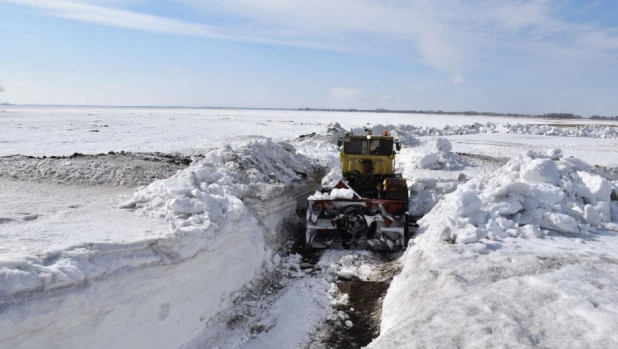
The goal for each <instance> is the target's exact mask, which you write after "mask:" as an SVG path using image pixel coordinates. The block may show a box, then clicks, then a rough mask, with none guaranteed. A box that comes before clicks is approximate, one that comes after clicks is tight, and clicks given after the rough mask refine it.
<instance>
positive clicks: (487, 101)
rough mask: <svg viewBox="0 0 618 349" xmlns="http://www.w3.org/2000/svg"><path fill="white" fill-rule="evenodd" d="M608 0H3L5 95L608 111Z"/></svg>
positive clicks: (613, 38)
mask: <svg viewBox="0 0 618 349" xmlns="http://www.w3.org/2000/svg"><path fill="white" fill-rule="evenodd" d="M617 78H618V1H614V0H605V1H592V0H590V1H584V0H440V1H434V0H337V1H333V0H285V1H284V0H226V1H214V0H0V81H1V83H2V86H3V87H4V92H0V102H2V101H5V102H11V103H16V104H74V105H77V104H79V105H114V106H117V105H152V106H228V107H273V108H304V107H313V108H360V109H374V108H386V109H417V110H419V109H422V110H428V109H433V110H450V111H453V110H457V111H464V110H476V111H495V112H516V113H531V114H538V113H549V112H573V113H577V114H581V115H595V114H596V115H612V116H613V115H618V83H617V82H616V80H617Z"/></svg>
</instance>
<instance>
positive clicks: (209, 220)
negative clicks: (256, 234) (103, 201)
mask: <svg viewBox="0 0 618 349" xmlns="http://www.w3.org/2000/svg"><path fill="white" fill-rule="evenodd" d="M290 147H291V145H287V146H286V148H288V150H286V149H284V147H282V146H280V145H278V144H276V143H274V142H272V141H271V140H265V141H251V142H249V143H248V144H247V145H246V146H243V147H241V148H237V149H233V148H232V147H231V146H229V145H228V146H224V147H222V148H221V149H218V150H214V151H211V152H209V153H207V154H206V155H205V156H204V159H202V160H200V161H197V162H194V163H192V164H191V165H190V166H189V167H188V168H187V169H185V170H183V171H179V172H178V173H177V174H176V175H174V176H172V177H171V178H169V179H165V180H159V181H155V182H153V183H152V184H150V185H149V186H147V187H140V188H138V189H137V190H136V192H135V194H134V195H133V197H132V198H130V199H129V200H128V201H127V202H125V203H123V204H122V205H121V206H120V207H121V208H136V209H137V212H138V213H141V214H146V215H148V216H151V217H159V218H164V219H166V220H168V221H169V222H170V227H171V229H172V231H174V233H178V234H181V235H190V236H194V237H196V238H197V239H198V240H202V239H203V237H204V236H211V235H213V234H215V235H216V231H217V230H218V229H219V227H220V226H221V225H222V224H225V223H226V222H227V221H229V220H235V219H236V218H239V217H241V216H243V215H244V214H245V212H244V210H245V206H244V204H243V202H242V199H243V197H244V196H245V195H247V194H249V193H250V192H251V191H252V190H256V189H257V188H256V187H258V186H261V185H263V184H264V183H270V184H278V183H281V184H285V185H289V184H291V183H292V182H294V181H300V180H301V179H302V178H304V177H306V176H307V174H308V173H310V172H312V171H313V168H312V166H311V165H310V161H309V160H308V159H306V158H305V157H304V156H302V155H299V154H296V153H295V151H294V149H293V147H292V148H290ZM201 242H204V241H203V240H202V241H201ZM191 246H192V247H191V248H192V249H195V248H201V247H203V246H199V244H198V245H191Z"/></svg>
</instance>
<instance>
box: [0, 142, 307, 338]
mask: <svg viewBox="0 0 618 349" xmlns="http://www.w3.org/2000/svg"><path fill="white" fill-rule="evenodd" d="M314 170H315V169H314V168H313V165H311V161H310V160H309V159H308V158H306V157H305V156H303V155H300V154H297V153H295V151H294V149H293V148H290V147H287V146H286V147H282V146H280V145H279V144H276V143H274V142H272V141H270V140H263V141H253V142H249V143H247V144H246V145H245V146H242V147H238V148H232V147H229V146H226V147H223V148H222V149H218V150H215V151H211V152H209V153H207V154H206V155H205V157H204V159H203V160H200V161H196V162H194V163H192V164H191V165H190V166H189V167H188V168H186V169H184V170H181V171H178V173H176V174H175V175H174V176H172V177H171V178H169V179H165V180H158V181H155V182H153V183H152V184H150V185H148V186H144V187H140V188H138V189H137V190H136V192H135V194H134V195H133V196H132V197H131V198H129V199H127V200H126V201H125V202H124V203H123V204H122V205H121V207H122V208H125V209H133V210H135V211H136V212H137V214H140V215H146V216H150V217H154V218H158V219H164V220H166V221H168V222H169V227H170V228H169V233H168V234H167V235H165V236H163V237H157V238H145V239H144V240H139V241H136V242H132V243H123V242H110V243H90V244H84V245H80V246H75V247H73V248H68V249H66V250H62V251H53V252H50V253H48V254H47V255H45V256H37V257H25V258H23V259H20V260H0V308H1V309H3V311H2V312H0V328H2V329H3V331H1V332H0V347H22V348H37V347H41V345H42V343H45V346H46V347H49V348H65V347H92V348H95V347H96V348H103V347H106V348H107V347H133V346H136V345H137V346H138V347H178V346H179V345H180V344H182V341H183V340H186V338H188V337H189V336H190V334H191V333H192V332H193V331H195V330H197V329H199V328H202V327H203V323H202V322H203V321H205V320H207V319H209V318H210V317H211V316H213V315H214V314H215V313H216V312H217V311H219V310H220V309H222V308H224V307H226V306H227V305H229V302H230V301H231V298H232V297H231V293H232V292H233V291H235V290H237V289H238V288H240V287H241V286H242V285H243V284H245V283H246V282H248V281H250V280H251V279H253V278H254V276H255V273H256V272H258V271H259V270H260V269H261V268H262V265H263V264H264V263H265V262H268V261H269V259H270V255H271V249H272V247H276V242H277V241H278V235H277V234H280V233H281V230H282V229H281V224H283V223H284V222H285V221H287V220H288V219H290V218H289V217H294V216H295V215H296V210H297V205H296V204H297V203H298V202H301V201H304V200H301V199H300V197H302V198H303V199H304V198H305V197H306V195H308V190H309V189H308V188H311V189H313V188H314V183H311V184H310V185H307V184H306V183H307V182H308V181H306V180H305V179H304V178H306V177H311V176H312V175H313V171H314ZM309 182H311V181H309ZM295 200H296V201H295ZM269 202H270V203H274V204H273V205H268V203H269ZM258 206H264V207H265V208H264V207H258ZM110 219H113V217H110ZM287 238H288V237H287V236H286V237H285V239H287ZM266 264H268V263H266ZM93 299H95V300H96V301H94V302H93V301H92V300H93ZM57 304H62V306H61V307H58V306H57Z"/></svg>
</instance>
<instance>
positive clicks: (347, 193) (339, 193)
mask: <svg viewBox="0 0 618 349" xmlns="http://www.w3.org/2000/svg"><path fill="white" fill-rule="evenodd" d="M353 198H354V190H352V189H339V188H334V189H333V190H331V192H330V193H322V192H320V191H316V192H315V194H313V195H311V196H310V197H309V198H307V200H335V199H353Z"/></svg>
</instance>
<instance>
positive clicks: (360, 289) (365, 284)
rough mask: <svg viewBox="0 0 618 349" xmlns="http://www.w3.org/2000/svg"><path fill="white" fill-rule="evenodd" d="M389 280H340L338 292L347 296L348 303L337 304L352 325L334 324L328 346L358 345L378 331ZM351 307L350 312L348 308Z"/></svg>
mask: <svg viewBox="0 0 618 349" xmlns="http://www.w3.org/2000/svg"><path fill="white" fill-rule="evenodd" d="M389 285H390V280H389V281H380V282H379V281H341V282H340V283H339V284H338V287H339V289H340V290H341V292H344V293H347V294H348V295H349V297H350V298H349V299H350V304H349V305H347V306H345V307H343V306H340V307H338V310H342V311H344V312H345V313H346V314H348V315H349V316H350V321H352V323H353V326H352V327H351V328H348V327H346V326H335V327H334V328H333V331H332V333H331V336H330V338H329V339H328V340H327V342H326V343H327V344H328V348H332V349H348V348H361V347H364V346H366V345H368V344H369V343H371V341H373V339H374V338H376V337H377V336H378V335H379V334H380V315H381V308H382V307H381V305H382V300H383V299H384V295H385V294H386V291H387V290H388V286H389ZM350 308H353V309H354V311H350Z"/></svg>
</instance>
